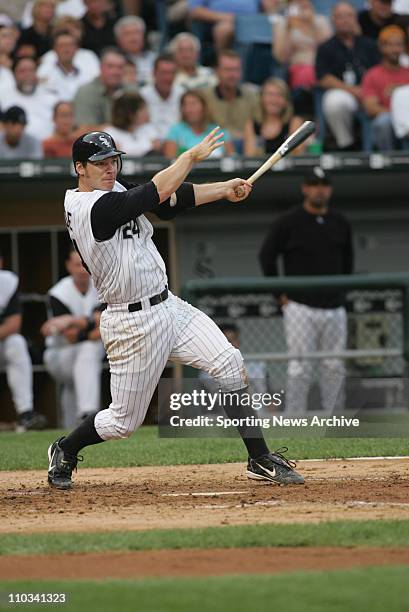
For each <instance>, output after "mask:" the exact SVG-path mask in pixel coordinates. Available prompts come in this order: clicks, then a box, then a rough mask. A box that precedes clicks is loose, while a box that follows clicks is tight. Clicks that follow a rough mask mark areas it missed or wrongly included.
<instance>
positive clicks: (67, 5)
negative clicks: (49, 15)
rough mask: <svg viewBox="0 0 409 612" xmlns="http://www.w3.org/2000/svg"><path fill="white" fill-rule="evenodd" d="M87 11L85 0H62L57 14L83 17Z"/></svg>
mask: <svg viewBox="0 0 409 612" xmlns="http://www.w3.org/2000/svg"><path fill="white" fill-rule="evenodd" d="M86 11H87V7H86V6H85V4H84V0H60V2H59V3H58V5H57V11H56V14H57V16H58V17H59V16H60V15H62V16H65V15H67V16H69V17H74V18H75V19H81V18H82V17H84V15H85V13H86Z"/></svg>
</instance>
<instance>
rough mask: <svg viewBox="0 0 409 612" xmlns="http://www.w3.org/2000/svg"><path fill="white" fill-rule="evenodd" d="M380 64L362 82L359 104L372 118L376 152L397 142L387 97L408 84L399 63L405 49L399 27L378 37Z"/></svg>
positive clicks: (388, 28) (407, 74) (407, 73)
mask: <svg viewBox="0 0 409 612" xmlns="http://www.w3.org/2000/svg"><path fill="white" fill-rule="evenodd" d="M378 42H379V48H380V52H381V57H382V61H381V63H380V64H378V65H377V66H373V68H370V69H369V70H368V71H367V72H366V74H365V76H364V79H363V81H362V103H363V106H364V108H365V110H366V112H367V113H368V115H369V116H370V117H371V118H372V119H373V121H372V135H373V143H374V145H375V146H376V148H377V149H378V151H391V150H393V149H395V148H396V146H397V142H396V138H395V133H394V131H393V127H392V120H391V115H390V105H391V95H392V92H393V90H394V89H395V88H396V87H399V86H400V85H409V68H404V67H402V66H401V65H400V63H399V58H400V56H401V54H402V53H403V52H404V50H405V46H406V37H405V33H404V31H403V30H402V28H400V27H399V26H396V25H391V26H386V28H384V29H383V30H382V31H381V33H380V34H379V37H378Z"/></svg>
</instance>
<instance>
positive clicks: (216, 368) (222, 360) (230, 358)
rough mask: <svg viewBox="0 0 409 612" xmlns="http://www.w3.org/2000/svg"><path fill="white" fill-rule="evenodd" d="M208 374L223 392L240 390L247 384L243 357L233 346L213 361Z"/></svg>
mask: <svg viewBox="0 0 409 612" xmlns="http://www.w3.org/2000/svg"><path fill="white" fill-rule="evenodd" d="M209 373H210V375H211V376H212V377H213V378H214V379H215V380H216V381H217V383H218V384H219V386H220V388H221V389H222V390H224V391H232V390H237V389H242V388H243V387H245V386H247V384H248V380H247V372H246V368H245V365H244V361H243V356H242V354H241V353H240V351H239V350H238V349H236V348H234V347H233V346H232V347H230V348H229V349H228V350H226V351H225V352H224V353H222V354H221V355H219V356H218V357H217V359H215V361H214V363H213V367H212V368H211V370H210V372H209Z"/></svg>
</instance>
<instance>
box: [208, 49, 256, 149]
mask: <svg viewBox="0 0 409 612" xmlns="http://www.w3.org/2000/svg"><path fill="white" fill-rule="evenodd" d="M216 76H217V78H218V81H219V83H218V85H216V86H215V87H210V88H206V89H204V90H203V94H204V96H205V99H206V102H207V106H208V109H209V119H210V120H211V121H212V122H213V123H215V124H216V125H220V126H221V127H223V128H226V129H227V130H228V131H229V133H230V136H231V137H232V138H233V140H234V145H235V149H236V151H237V152H238V153H241V151H242V145H243V142H242V141H243V137H244V128H245V125H246V123H247V121H248V120H249V119H254V120H256V121H259V122H260V121H261V112H260V101H259V96H258V94H257V93H255V91H254V88H253V87H251V86H249V85H246V84H243V85H241V78H242V66H241V59H240V56H239V55H238V54H237V53H235V52H234V51H230V50H228V49H227V50H225V51H222V52H220V53H219V55H218V58H217V67H216Z"/></svg>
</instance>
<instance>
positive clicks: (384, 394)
mask: <svg viewBox="0 0 409 612" xmlns="http://www.w3.org/2000/svg"><path fill="white" fill-rule="evenodd" d="M305 290H308V291H312V292H322V291H328V290H341V291H342V292H343V293H344V294H345V306H346V310H347V322H348V325H347V343H346V348H345V349H344V350H338V351H335V350H325V351H322V350H319V349H318V350H313V351H303V352H302V353H299V354H297V353H295V352H289V350H288V348H287V343H286V337H285V333H284V325H283V317H282V311H281V308H280V306H279V304H278V301H277V299H276V298H275V297H274V296H277V295H280V294H286V293H287V292H289V293H291V292H296V291H305ZM183 295H184V297H185V299H187V300H188V301H190V302H191V303H192V304H194V305H196V306H197V307H198V308H200V309H201V310H203V311H204V312H206V313H207V314H209V316H211V317H212V318H213V319H214V320H215V321H216V322H217V323H219V324H223V323H227V322H228V323H234V324H235V325H236V326H237V327H238V328H239V331H240V339H241V351H242V353H243V356H244V359H245V361H247V362H250V361H251V362H256V361H257V362H263V363H265V364H267V370H268V376H269V378H270V379H272V380H274V381H275V385H280V384H281V385H283V386H285V380H286V371H287V365H288V361H289V360H290V359H301V358H302V359H303V360H312V361H313V363H314V365H318V363H317V360H323V359H331V358H334V359H342V360H344V363H345V365H346V369H347V376H348V378H349V379H350V380H353V381H354V384H355V386H356V385H357V384H359V386H360V388H361V391H362V393H361V395H362V394H363V395H364V396H365V397H366V398H367V399H366V401H367V404H368V405H370V406H374V407H378V404H382V406H385V407H389V408H391V407H394V408H395V407H399V408H405V409H406V408H407V407H408V406H409V402H408V397H407V396H408V394H407V388H408V386H407V379H408V373H409V368H408V366H409V273H407V272H399V273H393V274H355V275H345V276H344V275H339V276H297V277H274V278H263V277H250V278H239V277H238V278H231V277H230V278H212V279H201V280H191V281H188V282H187V283H186V284H185V286H184V291H183ZM297 333H300V334H303V333H304V330H303V327H302V322H301V324H300V327H299V329H298V330H297ZM317 369H318V368H317Z"/></svg>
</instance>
